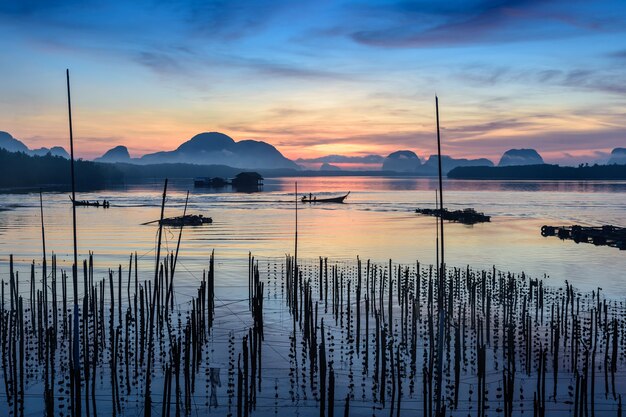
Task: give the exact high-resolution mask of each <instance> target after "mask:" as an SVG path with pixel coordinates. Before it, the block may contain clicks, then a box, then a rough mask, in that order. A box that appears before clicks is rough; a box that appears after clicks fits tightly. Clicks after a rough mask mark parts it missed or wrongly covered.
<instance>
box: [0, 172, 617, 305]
mask: <svg viewBox="0 0 626 417" xmlns="http://www.w3.org/2000/svg"><path fill="white" fill-rule="evenodd" d="M296 180H297V181H298V188H299V190H302V193H304V192H306V193H309V192H311V193H314V194H316V195H337V193H339V192H342V193H345V192H347V191H351V193H350V195H349V197H348V199H347V200H346V204H328V205H322V204H317V205H304V206H303V205H300V210H299V248H298V251H299V254H300V256H302V257H309V258H316V257H318V256H329V257H333V258H342V259H354V258H356V256H357V255H359V256H361V258H364V259H367V258H371V259H373V260H378V261H385V260H386V259H388V258H393V259H394V260H395V261H398V262H402V263H412V262H414V261H415V260H416V259H419V260H420V261H422V262H426V263H430V262H434V261H435V242H434V234H435V220H434V219H433V218H430V217H422V216H419V215H416V214H415V213H414V210H415V208H416V207H434V203H435V202H434V189H435V188H436V181H435V180H434V179H429V178H397V177H395V178H371V177H369V178H367V177H332V178H297V179H296V178H277V179H275V178H270V179H266V180H265V185H264V190H263V192H261V193H253V194H241V193H230V192H214V190H208V189H193V188H192V187H193V183H192V181H191V180H174V181H171V183H170V186H169V193H168V200H167V206H166V216H177V215H181V214H182V211H183V207H184V204H185V196H186V191H187V189H191V195H190V201H189V207H188V213H193V214H203V215H205V216H210V217H212V218H213V221H214V223H213V224H212V225H206V226H202V227H196V228H185V231H184V233H183V244H182V246H181V258H180V259H181V265H182V266H181V279H186V280H188V283H189V286H190V287H193V285H191V284H192V283H193V282H194V279H195V278H194V276H198V274H199V275H200V276H201V274H202V270H203V269H204V268H206V261H207V259H208V254H209V253H210V250H212V249H216V253H217V254H218V259H219V262H221V263H222V264H221V267H220V268H221V269H220V271H221V272H222V273H223V274H226V275H229V276H230V275H232V274H234V272H233V271H234V269H232V267H233V265H235V264H237V263H239V262H244V263H245V261H246V259H247V255H248V252H249V251H252V252H253V253H254V254H255V255H258V256H264V257H280V256H283V255H284V254H285V253H293V251H294V241H293V234H294V233H293V232H294V211H293V209H294V195H293V191H294V182H295V181H296ZM162 187H163V184H162V182H160V181H153V182H145V183H142V184H133V185H129V186H126V187H123V188H116V189H109V190H104V191H99V192H91V193H81V194H80V198H81V199H92V200H94V199H103V198H105V199H106V200H110V201H111V208H110V209H109V210H106V211H105V210H103V209H98V208H90V207H84V208H80V209H79V210H77V214H78V224H79V250H80V253H81V254H82V255H83V256H84V255H85V254H87V253H88V250H92V251H95V254H96V260H97V263H98V267H101V268H103V270H105V271H106V268H109V267H115V266H116V265H118V264H120V263H121V264H125V263H126V261H127V259H126V258H127V256H128V254H129V253H130V252H134V251H137V252H138V254H139V255H140V263H141V262H146V265H145V268H146V269H148V270H149V269H150V268H151V263H152V262H153V256H154V254H153V252H152V251H153V249H154V245H155V237H156V227H155V225H148V226H142V225H141V224H142V223H145V222H146V221H149V220H154V219H156V218H158V216H159V206H160V198H161V193H162ZM444 187H445V189H446V204H447V206H448V207H449V208H451V209H458V208H464V207H474V208H476V209H477V210H478V211H481V212H485V213H486V214H489V215H491V216H493V217H492V223H488V224H481V225H475V226H473V227H468V226H463V225H458V224H454V225H450V226H448V227H447V228H446V233H447V235H446V242H447V259H448V260H449V262H450V264H451V265H457V266H464V265H465V264H468V263H469V264H472V265H473V266H476V267H481V268H483V267H484V268H490V267H491V266H492V265H497V266H498V268H500V269H503V270H512V271H526V272H527V273H529V274H531V275H533V276H543V275H544V274H548V275H550V276H552V277H554V278H555V279H556V280H558V281H557V283H561V282H562V281H563V280H564V279H568V280H569V281H570V282H574V283H576V285H579V286H581V287H584V286H589V287H591V288H595V286H597V285H598V282H602V283H603V284H602V285H603V286H605V288H612V289H613V290H614V291H616V293H623V294H626V279H625V277H624V271H626V256H624V254H625V253H624V252H620V251H618V250H615V249H612V248H597V247H591V245H576V244H575V243H573V242H561V241H558V239H547V238H543V237H541V234H540V232H539V229H540V227H541V226H542V225H543V224H556V225H560V224H583V225H597V224H615V225H622V226H623V225H624V223H625V220H626V207H625V205H624V192H626V182H593V183H590V182H580V181H572V182H560V181H547V182H538V183H531V182H516V181H462V180H449V181H446V182H445V184H444ZM0 207H12V208H11V210H9V211H0V236H1V238H0V278H6V274H7V272H8V269H7V268H6V262H7V260H8V255H9V254H11V253H12V254H15V255H16V260H17V261H18V262H22V263H23V265H24V266H28V264H29V263H30V262H31V260H33V259H36V260H38V259H39V258H40V256H41V255H40V252H41V230H40V217H39V194H38V192H37V193H30V194H0ZM44 213H45V221H46V234H47V240H48V242H47V243H48V244H47V246H48V248H49V251H52V250H53V251H55V252H56V253H57V254H58V255H59V264H60V265H61V266H62V267H67V266H68V265H69V262H71V256H70V254H71V248H72V246H71V233H70V231H71V205H70V202H69V200H68V198H67V194H65V193H45V195H44ZM176 238H177V232H176V231H175V230H167V232H166V233H165V235H164V247H165V250H167V249H170V250H171V249H172V248H173V247H174V245H175V240H176ZM185 274H187V275H185ZM183 277H185V278H183ZM181 285H183V286H184V283H183V284H181Z"/></svg>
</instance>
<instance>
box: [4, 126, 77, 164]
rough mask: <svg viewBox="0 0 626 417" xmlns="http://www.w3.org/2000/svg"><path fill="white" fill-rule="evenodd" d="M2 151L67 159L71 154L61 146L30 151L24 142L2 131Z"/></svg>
mask: <svg viewBox="0 0 626 417" xmlns="http://www.w3.org/2000/svg"><path fill="white" fill-rule="evenodd" d="M0 149H6V150H7V151H9V152H24V153H25V154H27V155H32V156H46V155H48V154H50V155H52V156H60V157H62V158H65V159H69V158H70V154H68V153H67V151H66V150H65V149H63V148H62V147H60V146H53V147H52V148H45V147H43V148H39V149H32V150H31V149H28V146H26V145H25V144H24V143H23V142H22V141H20V140H18V139H15V138H14V137H13V136H11V134H9V133H7V132H2V131H0Z"/></svg>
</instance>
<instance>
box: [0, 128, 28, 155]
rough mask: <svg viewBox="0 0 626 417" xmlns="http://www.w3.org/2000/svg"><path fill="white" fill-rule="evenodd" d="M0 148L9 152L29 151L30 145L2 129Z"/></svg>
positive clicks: (0, 132)
mask: <svg viewBox="0 0 626 417" xmlns="http://www.w3.org/2000/svg"><path fill="white" fill-rule="evenodd" d="M0 148H2V149H6V150H7V151H9V152H24V153H28V147H27V146H26V145H24V144H23V143H22V142H20V141H19V140H17V139H15V138H14V137H13V136H11V135H10V134H9V133H7V132H2V131H0Z"/></svg>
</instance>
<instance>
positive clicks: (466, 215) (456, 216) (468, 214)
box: [415, 208, 491, 224]
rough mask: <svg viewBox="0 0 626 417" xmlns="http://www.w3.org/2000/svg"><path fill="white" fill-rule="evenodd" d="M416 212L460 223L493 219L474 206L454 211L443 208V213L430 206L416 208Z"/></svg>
mask: <svg viewBox="0 0 626 417" xmlns="http://www.w3.org/2000/svg"><path fill="white" fill-rule="evenodd" d="M415 212H416V213H418V214H424V215H426V216H435V217H440V218H442V219H443V220H448V221H451V222H458V223H463V224H476V223H485V222H490V221H491V216H487V215H486V214H484V213H479V212H477V211H476V210H474V209H473V208H466V209H464V210H454V211H450V210H448V209H443V215H442V213H441V210H440V209H428V208H426V209H416V210H415Z"/></svg>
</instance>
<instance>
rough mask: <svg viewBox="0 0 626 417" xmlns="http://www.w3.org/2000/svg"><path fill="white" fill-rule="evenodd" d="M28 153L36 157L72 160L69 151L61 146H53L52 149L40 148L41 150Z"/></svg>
mask: <svg viewBox="0 0 626 417" xmlns="http://www.w3.org/2000/svg"><path fill="white" fill-rule="evenodd" d="M28 153H29V154H30V155H35V156H45V155H48V154H50V155H52V156H60V157H61V158H65V159H70V154H69V153H67V151H66V150H65V149H64V148H62V147H61V146H53V147H52V148H46V147H43V148H39V149H33V150H32V151H28Z"/></svg>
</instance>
